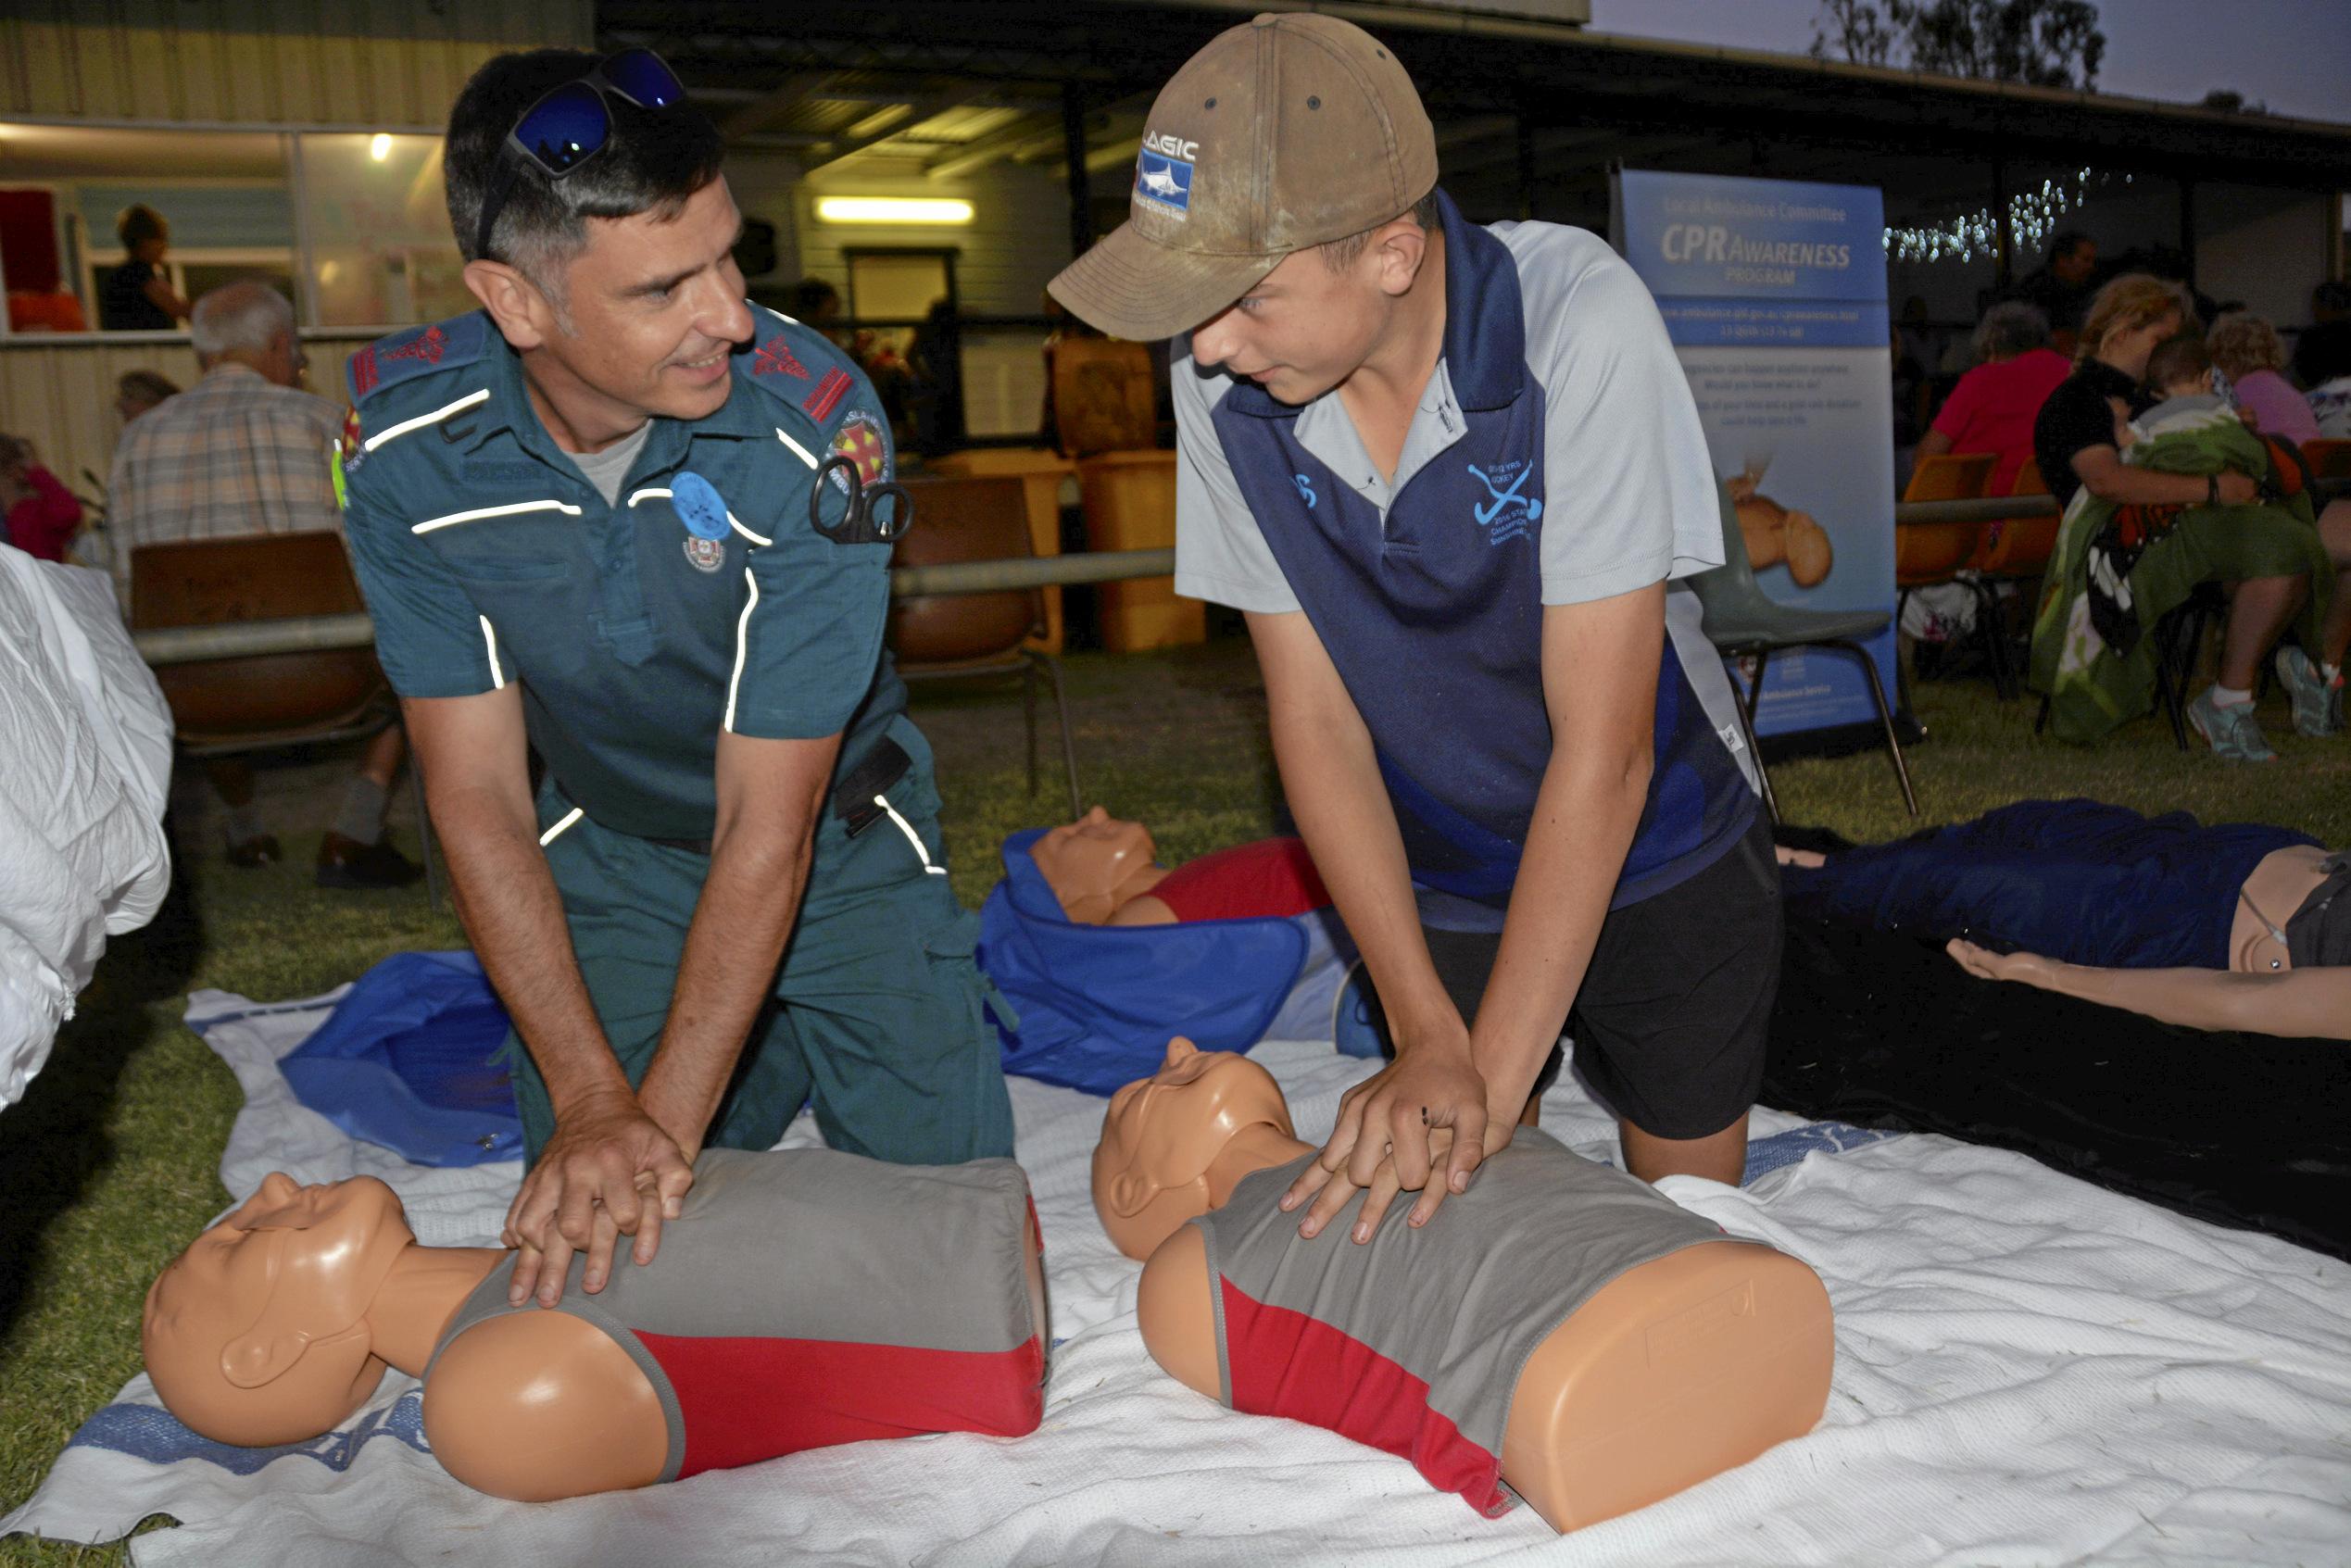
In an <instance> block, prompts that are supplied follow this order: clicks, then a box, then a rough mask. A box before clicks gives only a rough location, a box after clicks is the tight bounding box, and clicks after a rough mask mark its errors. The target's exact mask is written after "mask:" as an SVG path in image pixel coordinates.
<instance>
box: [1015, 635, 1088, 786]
mask: <svg viewBox="0 0 2351 1568" xmlns="http://www.w3.org/2000/svg"><path fill="white" fill-rule="evenodd" d="M1027 652H1028V657H1029V659H1030V660H1031V661H1032V665H1033V666H1034V665H1037V664H1041V665H1043V666H1044V667H1045V675H1046V678H1047V679H1048V680H1050V681H1051V682H1052V683H1053V717H1054V719H1055V720H1056V721H1058V722H1059V723H1060V725H1061V727H1062V770H1063V771H1065V772H1066V773H1067V774H1068V777H1069V817H1070V821H1072V822H1075V821H1076V820H1077V819H1078V818H1079V817H1082V816H1084V815H1085V814H1086V808H1085V807H1084V806H1083V805H1081V804H1080V803H1079V796H1078V793H1077V748H1076V746H1074V745H1073V744H1071V741H1070V736H1069V702H1068V700H1067V698H1065V697H1064V696H1062V661H1061V660H1060V659H1055V658H1054V657H1053V656H1052V655H1051V654H1050V653H1047V652H1045V651H1043V650H1042V649H1040V648H1030V649H1028V650H1027Z"/></svg>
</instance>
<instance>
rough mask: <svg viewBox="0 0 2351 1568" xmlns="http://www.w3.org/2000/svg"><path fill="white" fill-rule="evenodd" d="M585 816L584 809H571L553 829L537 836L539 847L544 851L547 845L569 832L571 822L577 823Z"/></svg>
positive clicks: (583, 807)
mask: <svg viewBox="0 0 2351 1568" xmlns="http://www.w3.org/2000/svg"><path fill="white" fill-rule="evenodd" d="M586 815H587V808H586V807H585V806H574V807H572V809H571V810H570V811H569V812H567V813H565V815H564V816H563V817H562V819H561V820H559V822H557V823H556V824H555V825H554V826H553V827H551V828H549V829H547V831H546V832H545V833H543V834H539V847H540V848H542V849H544V848H546V847H547V846H548V845H550V844H552V843H554V842H555V841H556V840H557V839H559V838H561V837H562V836H563V835H564V834H566V833H568V832H570V831H571V827H572V823H573V822H578V821H579V820H580V819H581V818H582V817H585V816H586Z"/></svg>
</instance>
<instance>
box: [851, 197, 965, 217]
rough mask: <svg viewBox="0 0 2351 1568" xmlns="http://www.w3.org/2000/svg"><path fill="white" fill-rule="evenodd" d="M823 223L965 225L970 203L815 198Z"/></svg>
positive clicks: (931, 199) (934, 199) (940, 199)
mask: <svg viewBox="0 0 2351 1568" xmlns="http://www.w3.org/2000/svg"><path fill="white" fill-rule="evenodd" d="M816 216H817V217H818V219H819V220H822V221H823V222H826V223H969V222H970V221H971V220H972V204H971V203H970V202H967V201H955V200H951V199H948V198H943V197H938V196H819V197H817V198H816Z"/></svg>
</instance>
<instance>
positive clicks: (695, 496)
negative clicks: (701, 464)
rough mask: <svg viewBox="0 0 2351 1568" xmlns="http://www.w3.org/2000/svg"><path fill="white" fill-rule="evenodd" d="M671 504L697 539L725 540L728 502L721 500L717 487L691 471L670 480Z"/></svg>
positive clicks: (681, 520)
mask: <svg viewBox="0 0 2351 1568" xmlns="http://www.w3.org/2000/svg"><path fill="white" fill-rule="evenodd" d="M670 505H671V506H672V507H673V508H676V510H677V516H678V521H680V522H683V523H684V524H685V531H686V532H687V533H691V534H693V535H694V537H696V538H697V539H712V540H717V539H723V538H725V537H726V529H727V522H726V503H725V502H724V501H723V500H721V499H719V493H718V487H717V486H716V485H714V484H712V483H710V481H709V480H707V479H704V478H703V477H702V476H701V475H700V474H698V473H695V472H693V471H691V470H688V471H687V472H685V473H681V474H679V475H678V476H677V477H676V478H675V479H673V480H672V481H670Z"/></svg>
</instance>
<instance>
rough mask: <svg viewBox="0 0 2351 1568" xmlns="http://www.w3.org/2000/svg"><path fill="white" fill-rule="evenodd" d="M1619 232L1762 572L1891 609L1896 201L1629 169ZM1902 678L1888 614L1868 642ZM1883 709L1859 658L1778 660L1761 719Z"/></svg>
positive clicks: (1769, 675)
mask: <svg viewBox="0 0 2351 1568" xmlns="http://www.w3.org/2000/svg"><path fill="white" fill-rule="evenodd" d="M1614 194H1615V201H1614V212H1613V217H1614V223H1613V228H1614V233H1613V235H1612V238H1613V239H1614V241H1615V244H1616V248H1617V250H1619V251H1620V252H1622V253H1623V255H1624V257H1625V259H1626V260H1628V261H1629V262H1630V263H1631V264H1632V267H1633V270H1634V271H1636V272H1637V273H1639V274H1640V275H1641V282H1644V283H1646V284H1648V285H1649V292H1650V293H1651V294H1653V295H1655V296H1656V299H1657V307H1658V309H1659V310H1660V311H1662V312H1663V313H1664V315H1665V318H1666V332H1667V333H1668V334H1669V335H1670V336H1671V337H1672V339H1673V342H1674V348H1675V352H1676V354H1677V355H1678V357H1679V358H1680V359H1681V366H1682V370H1683V372H1684V373H1685V374H1687V375H1688V376H1689V378H1690V390H1691V394H1692V395H1694V396H1695V397H1696V398H1697V401H1698V418H1699V420H1700V421H1701V423H1703V424H1704V426H1705V431H1706V445H1707V447H1708V449H1709V451H1710V452H1711V454H1712V456H1713V458H1714V465H1715V474H1716V477H1717V478H1719V479H1722V480H1724V481H1725V482H1727V483H1729V485H1730V489H1731V495H1732V498H1733V499H1734V500H1736V501H1737V502H1738V503H1739V513H1740V524H1741V531H1742V532H1743V533H1745V534H1746V537H1747V548H1748V554H1749V555H1750V557H1751V558H1754V561H1755V562H1756V567H1757V570H1756V574H1755V575H1756V579H1757V581H1758V582H1760V583H1762V584H1763V586H1764V590H1765V592H1766V593H1768V594H1769V595H1770V596H1772V597H1773V598H1775V599H1777V600H1779V602H1780V603H1782V604H1789V605H1804V606H1808V607H1811V608H1819V609H1864V608H1867V609H1883V610H1887V611H1892V608H1893V601H1894V583H1893V566H1894V562H1893V557H1894V531H1893V502H1894V490H1893V388H1892V377H1893V362H1892V356H1891V355H1890V354H1889V353H1888V351H1887V339H1888V335H1889V321H1888V317H1887V313H1886V253H1885V207H1884V202H1883V200H1882V199H1881V198H1880V194H1879V193H1878V192H1877V191H1876V190H1874V189H1872V188H1870V187H1868V186H1864V185H1810V184H1800V183H1796V182H1790V181H1785V180H1741V179H1731V178H1728V177H1723V176H1717V175H1711V174H1654V173H1648V172H1644V171H1641V170H1637V169H1623V170H1620V171H1619V172H1618V173H1617V175H1616V189H1615V193H1614ZM1867 646H1869V649H1870V652H1871V656H1872V657H1873V658H1875V659H1877V661H1878V672H1879V678H1880V680H1882V681H1883V682H1884V683H1885V686H1886V691H1887V693H1888V694H1889V696H1891V694H1892V692H1893V691H1894V689H1895V688H1894V668H1893V659H1894V644H1893V629H1892V625H1891V624H1889V626H1888V627H1887V629H1886V631H1884V632H1883V633H1880V635H1879V636H1878V637H1876V638H1875V639H1873V640H1872V641H1871V642H1870V643H1869V644H1868V645H1867ZM1876 721H1877V708H1876V706H1875V705H1874V704H1873V703H1872V702H1871V701H1870V699H1869V685H1868V681H1867V677H1866V676H1865V675H1864V673H1863V671H1862V670H1861V668H1860V666H1859V665H1858V664H1857V663H1856V662H1855V661H1854V659H1853V658H1852V656H1851V655H1849V654H1845V653H1842V652H1839V651H1837V650H1834V649H1828V648H1820V649H1802V650H1798V651H1794V652H1790V653H1783V654H1777V655H1774V656H1773V658H1772V659H1771V661H1770V664H1769V666H1768V668H1767V669H1766V671H1765V675H1764V690H1763V700H1762V701H1761V702H1760V703H1759V704H1758V705H1757V708H1756V713H1755V729H1756V731H1757V733H1758V734H1766V735H1779V734H1793V733H1795V732H1797V731H1801V730H1817V729H1824V728H1829V727H1832V726H1839V725H1844V724H1858V723H1867V724H1872V725H1874V724H1875V723H1876Z"/></svg>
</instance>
